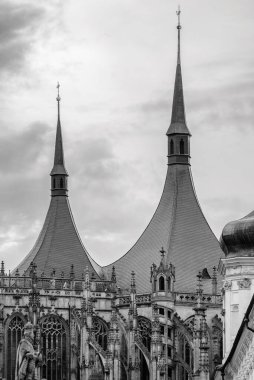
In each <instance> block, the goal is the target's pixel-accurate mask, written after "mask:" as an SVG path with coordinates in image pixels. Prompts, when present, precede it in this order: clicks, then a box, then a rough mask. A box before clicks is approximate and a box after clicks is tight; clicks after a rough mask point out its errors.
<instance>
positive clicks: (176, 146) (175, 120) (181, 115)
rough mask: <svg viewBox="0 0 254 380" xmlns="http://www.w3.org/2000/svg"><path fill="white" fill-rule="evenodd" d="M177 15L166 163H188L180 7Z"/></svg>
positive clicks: (188, 136)
mask: <svg viewBox="0 0 254 380" xmlns="http://www.w3.org/2000/svg"><path fill="white" fill-rule="evenodd" d="M176 14H177V17H178V24H177V35H178V36H177V45H178V47H177V64H176V76H175V88H174V97H173V106H172V116H171V123H170V126H169V129H168V131H167V136H168V165H176V164H180V165H190V141H189V140H190V136H191V134H190V132H189V130H188V128H187V125H186V120H185V109H184V98H183V81H182V70H181V52H180V44H181V34H180V33H181V29H182V26H181V23H180V14H181V11H180V8H178V11H177V12H176Z"/></svg>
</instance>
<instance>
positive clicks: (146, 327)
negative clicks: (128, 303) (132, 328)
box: [138, 316, 152, 351]
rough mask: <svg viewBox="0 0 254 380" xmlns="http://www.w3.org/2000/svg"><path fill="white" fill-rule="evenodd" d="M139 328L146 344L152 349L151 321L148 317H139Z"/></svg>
mask: <svg viewBox="0 0 254 380" xmlns="http://www.w3.org/2000/svg"><path fill="white" fill-rule="evenodd" d="M138 328H139V333H140V335H141V338H142V342H143V344H144V346H145V347H146V348H147V349H148V351H150V347H151V335H152V324H151V321H150V320H149V319H148V318H146V317H141V316H140V317H138Z"/></svg>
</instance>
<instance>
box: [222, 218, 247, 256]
mask: <svg viewBox="0 0 254 380" xmlns="http://www.w3.org/2000/svg"><path fill="white" fill-rule="evenodd" d="M220 241H221V246H222V249H223V251H224V252H225V255H226V256H254V211H252V212H251V213H250V214H248V215H246V216H245V217H243V218H242V219H239V220H236V221H233V222H229V223H228V224H226V226H225V227H224V228H223V231H222V235H221V239H220Z"/></svg>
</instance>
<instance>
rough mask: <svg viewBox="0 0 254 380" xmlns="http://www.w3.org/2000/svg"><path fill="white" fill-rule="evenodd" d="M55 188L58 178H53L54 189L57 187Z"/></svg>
mask: <svg viewBox="0 0 254 380" xmlns="http://www.w3.org/2000/svg"><path fill="white" fill-rule="evenodd" d="M55 188H56V179H55V178H53V189H55Z"/></svg>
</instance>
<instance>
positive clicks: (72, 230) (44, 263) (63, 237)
mask: <svg viewBox="0 0 254 380" xmlns="http://www.w3.org/2000/svg"><path fill="white" fill-rule="evenodd" d="M32 261H33V262H34V263H35V264H36V265H37V273H38V275H40V274H41V273H42V272H44V274H45V275H46V276H50V274H51V272H52V270H53V269H55V270H56V275H59V276H60V274H61V272H64V274H65V276H69V273H70V269H71V265H74V273H75V277H76V278H79V279H81V278H82V274H83V273H84V270H85V268H86V267H88V269H89V271H90V273H92V272H94V273H95V277H97V278H98V275H97V273H96V271H97V270H98V271H99V266H98V265H97V264H96V263H95V262H94V261H93V260H92V259H91V257H90V256H89V254H88V252H87V250H86V249H85V247H84V246H83V244H82V242H81V240H80V237H79V234H78V232H77V229H76V226H75V223H74V220H73V216H72V212H71V209H70V204H69V200H68V198H67V197H64V196H55V197H52V198H51V202H50V205H49V209H48V213H47V216H46V219H45V222H44V224H43V227H42V230H41V232H40V235H39V237H38V239H37V241H36V243H35V245H34V247H33V248H32V250H31V251H30V252H29V254H28V255H27V256H26V257H25V258H24V260H23V261H22V262H21V263H20V264H19V266H18V269H19V272H20V273H21V274H23V273H24V272H26V271H27V269H28V268H29V266H30V263H31V262H32ZM16 269H17V268H16Z"/></svg>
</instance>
